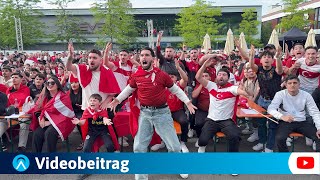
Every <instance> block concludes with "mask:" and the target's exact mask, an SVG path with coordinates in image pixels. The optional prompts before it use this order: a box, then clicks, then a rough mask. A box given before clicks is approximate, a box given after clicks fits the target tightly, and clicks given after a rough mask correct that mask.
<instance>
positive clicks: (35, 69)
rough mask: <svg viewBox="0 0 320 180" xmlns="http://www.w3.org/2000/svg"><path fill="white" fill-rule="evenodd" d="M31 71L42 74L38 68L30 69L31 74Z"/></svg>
mask: <svg viewBox="0 0 320 180" xmlns="http://www.w3.org/2000/svg"><path fill="white" fill-rule="evenodd" d="M31 71H36V72H37V73H39V72H40V71H39V70H38V69H37V68H31V69H30V72H31Z"/></svg>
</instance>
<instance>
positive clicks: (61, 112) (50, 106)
mask: <svg viewBox="0 0 320 180" xmlns="http://www.w3.org/2000/svg"><path fill="white" fill-rule="evenodd" d="M43 117H46V118H47V119H48V120H49V121H50V123H51V125H52V126H53V127H54V128H55V129H56V130H57V132H58V133H59V135H60V137H61V139H62V141H64V140H65V139H66V138H67V137H68V136H69V134H70V133H71V132H72V131H73V129H74V127H75V125H74V124H72V122H71V120H72V119H73V117H75V114H74V111H73V109H72V104H71V100H70V97H69V95H68V94H65V93H62V92H59V93H58V94H57V95H56V96H55V97H54V98H52V99H51V100H50V101H48V103H47V104H46V105H45V106H44V107H43V110H42V113H41V115H40V119H42V118H43Z"/></svg>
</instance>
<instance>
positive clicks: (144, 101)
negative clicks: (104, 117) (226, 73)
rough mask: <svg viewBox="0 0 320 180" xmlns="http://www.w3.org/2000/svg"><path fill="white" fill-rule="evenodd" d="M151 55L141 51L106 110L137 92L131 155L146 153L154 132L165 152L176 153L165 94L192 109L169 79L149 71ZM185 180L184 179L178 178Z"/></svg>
mask: <svg viewBox="0 0 320 180" xmlns="http://www.w3.org/2000/svg"><path fill="white" fill-rule="evenodd" d="M154 57H155V54H154V52H153V50H152V49H151V48H144V49H142V51H141V54H140V62H141V66H139V67H138V70H137V72H136V73H135V74H133V75H132V77H131V80H130V83H129V85H128V86H127V87H126V88H125V89H124V90H123V91H122V92H121V93H120V94H119V96H118V97H117V98H115V99H114V100H113V101H112V102H111V103H110V106H111V107H112V108H114V107H116V106H117V105H118V104H119V103H120V102H122V101H123V100H124V99H126V98H127V97H128V96H129V95H130V94H131V93H132V92H133V91H135V90H136V89H137V94H138V99H139V101H140V104H141V110H140V116H139V125H138V132H137V134H136V136H135V138H134V145H133V151H134V152H136V153H137V152H147V150H148V146H149V143H150V141H151V138H152V135H153V131H154V129H153V128H155V130H156V132H157V133H158V134H159V136H160V137H161V139H162V140H163V141H164V142H165V144H166V146H167V148H168V150H169V152H180V151H181V147H180V143H179V139H178V137H177V135H176V132H175V129H174V127H173V119H172V117H171V113H170V109H169V108H168V105H167V99H166V90H167V89H168V90H169V91H170V92H172V93H173V94H175V95H176V96H177V97H178V98H179V99H180V100H181V101H183V102H184V103H185V104H186V105H187V108H188V109H189V111H190V112H191V113H194V112H195V109H196V107H195V106H194V105H193V104H192V103H191V101H190V100H189V99H188V97H187V96H186V94H185V93H184V92H183V91H182V90H181V89H180V88H179V87H178V86H177V85H175V84H174V83H173V81H172V80H171V78H170V76H169V75H168V74H167V73H165V72H163V71H161V70H160V69H159V68H155V67H153V62H154ZM181 177H183V178H187V177H188V175H186V174H183V175H181ZM147 178H148V176H147V175H146V174H137V175H136V179H147Z"/></svg>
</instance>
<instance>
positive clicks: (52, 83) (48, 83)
mask: <svg viewBox="0 0 320 180" xmlns="http://www.w3.org/2000/svg"><path fill="white" fill-rule="evenodd" d="M46 84H47V85H48V86H49V85H51V86H53V85H55V84H56V82H54V81H51V82H49V81H47V82H46Z"/></svg>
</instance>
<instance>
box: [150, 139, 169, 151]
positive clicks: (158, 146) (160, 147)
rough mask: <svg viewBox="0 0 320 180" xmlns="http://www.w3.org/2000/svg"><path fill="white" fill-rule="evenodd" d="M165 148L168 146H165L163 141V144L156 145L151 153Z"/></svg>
mask: <svg viewBox="0 0 320 180" xmlns="http://www.w3.org/2000/svg"><path fill="white" fill-rule="evenodd" d="M164 147H166V145H165V144H164V142H163V141H161V144H155V145H153V146H152V147H151V148H150V149H151V151H158V150H159V149H162V148H164Z"/></svg>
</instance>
